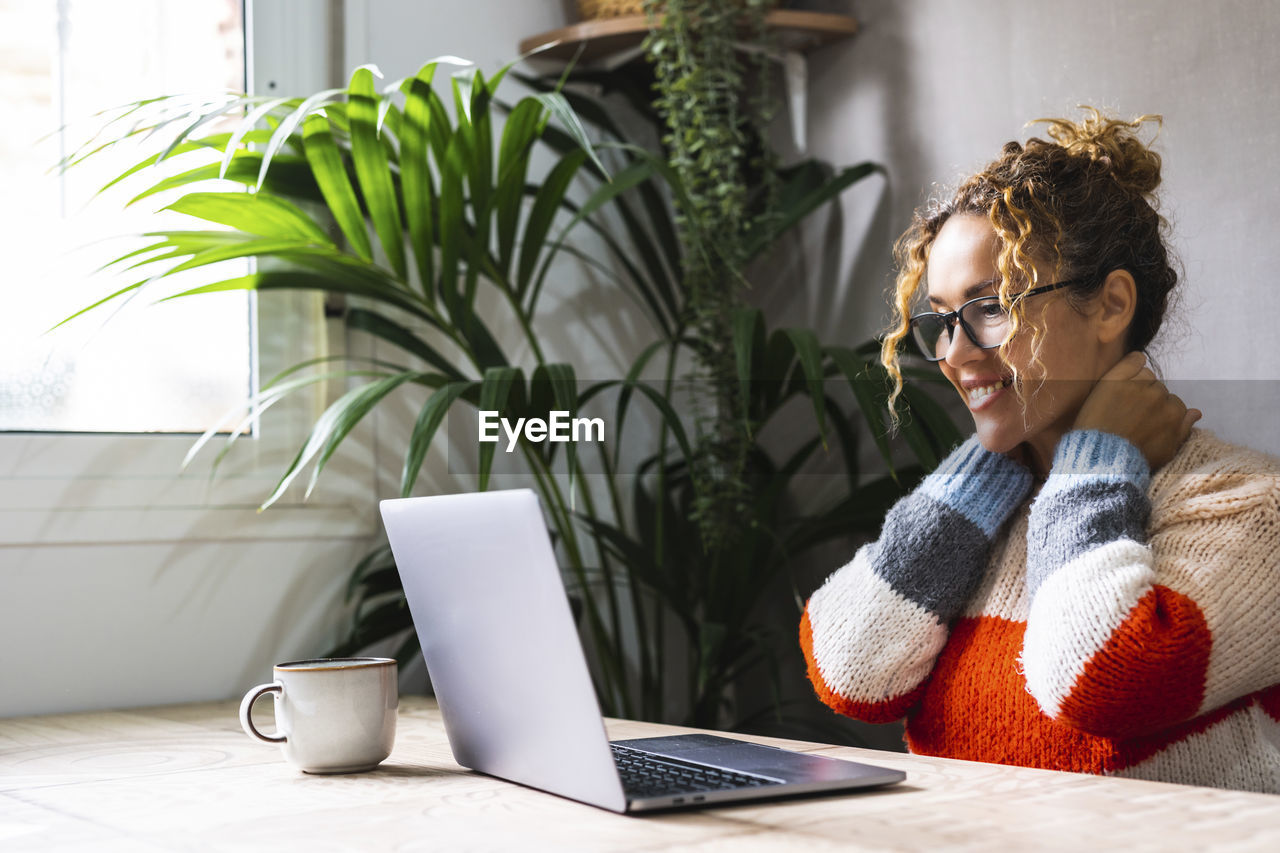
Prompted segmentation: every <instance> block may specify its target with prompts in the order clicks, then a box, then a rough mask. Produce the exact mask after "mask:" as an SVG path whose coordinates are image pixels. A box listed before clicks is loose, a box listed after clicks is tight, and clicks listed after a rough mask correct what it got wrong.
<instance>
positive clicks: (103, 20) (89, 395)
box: [0, 0, 255, 432]
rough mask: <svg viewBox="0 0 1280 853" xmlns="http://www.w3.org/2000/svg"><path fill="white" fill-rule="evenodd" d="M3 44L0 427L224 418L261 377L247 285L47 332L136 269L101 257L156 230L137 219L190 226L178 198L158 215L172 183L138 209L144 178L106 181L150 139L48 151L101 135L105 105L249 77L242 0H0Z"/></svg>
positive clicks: (185, 426)
mask: <svg viewBox="0 0 1280 853" xmlns="http://www.w3.org/2000/svg"><path fill="white" fill-rule="evenodd" d="M0 57H3V59H0V69H2V71H0V108H3V110H4V112H5V114H6V116H7V117H9V120H8V121H6V124H7V125H8V128H9V130H7V131H6V133H5V134H4V135H3V136H0V185H3V186H4V187H5V188H6V192H5V193H4V198H3V202H2V203H0V234H3V235H4V241H5V243H6V244H7V246H8V249H7V251H5V252H4V254H3V261H2V263H3V265H4V280H5V281H6V283H7V287H6V297H7V298H6V310H5V311H4V312H0V430H58V431H86V432H152V431H159V432H165V431H169V432H202V431H204V430H205V429H207V428H208V427H210V426H213V425H214V424H216V423H217V422H218V421H219V420H220V418H221V417H222V416H223V415H224V414H225V413H226V412H227V411H228V410H230V409H232V408H233V407H234V406H235V405H236V404H237V403H239V402H241V401H243V400H244V398H245V396H246V394H247V393H248V392H249V391H250V389H251V378H252V368H253V364H252V342H253V341H254V337H255V336H254V333H253V329H252V315H251V303H250V300H249V298H248V296H247V295H246V294H244V293H228V294H218V295H216V296H211V297H203V298H200V299H198V300H178V301H176V302H171V303H165V304H163V305H155V306H153V305H151V304H150V303H152V302H153V301H154V299H153V295H148V294H146V293H142V294H140V296H139V298H136V299H134V300H131V301H130V302H129V303H128V305H126V306H125V307H124V308H122V309H121V310H119V311H118V312H114V311H113V310H112V309H107V310H100V311H98V312H95V313H93V314H90V315H88V316H86V317H82V318H79V319H77V320H76V321H74V322H72V323H70V324H68V325H67V326H63V327H61V328H59V329H58V330H56V331H55V332H53V333H51V334H45V331H46V330H47V329H49V328H50V327H51V326H53V325H54V324H55V323H57V322H58V321H60V320H62V319H63V318H65V317H67V316H69V315H70V314H72V313H73V312H75V311H76V310H78V309H80V308H82V307H84V306H86V305H88V304H90V303H92V302H93V301H95V300H96V299H97V298H99V297H101V296H103V295H105V294H107V293H112V292H114V291H116V290H119V289H120V288H122V287H125V286H126V285H128V284H132V283H134V282H136V281H137V280H138V278H139V273H138V272H137V271H127V270H126V271H120V272H114V273H112V274H104V273H99V272H96V270H97V269H98V268H99V267H100V266H101V265H102V264H104V263H105V262H106V261H108V260H110V259H112V258H114V257H117V256H119V255H122V254H124V253H125V252H128V251H130V250H131V249H133V248H136V247H138V246H140V245H144V244H143V243H142V242H140V241H139V239H138V238H136V237H134V238H132V242H130V239H129V237H128V235H131V234H140V233H142V232H145V231H148V230H155V229H157V228H166V227H169V228H181V227H187V226H185V224H184V222H183V220H184V219H185V217H182V216H180V215H178V214H168V215H163V214H162V215H160V216H157V215H155V213H154V211H155V210H156V209H157V208H159V207H161V206H163V205H164V204H165V203H166V201H167V199H165V198H163V197H160V196H156V197H153V198H149V199H146V200H144V201H143V202H140V203H138V204H137V205H134V206H133V207H132V208H129V209H127V210H125V209H124V204H125V202H126V201H127V200H128V198H129V197H130V195H131V193H130V192H128V191H127V190H129V188H130V186H133V187H137V186H138V185H137V184H133V185H128V184H123V185H120V186H118V187H115V188H112V190H108V191H107V192H106V193H104V195H103V197H98V198H95V197H94V196H95V193H96V191H97V190H98V189H99V188H100V187H101V186H103V185H104V184H106V183H107V182H108V181H110V180H111V178H113V177H114V176H116V175H118V174H119V173H121V172H123V171H124V170H125V169H127V168H128V167H129V166H131V165H133V163H135V162H137V161H138V160H140V159H141V158H142V157H144V156H146V155H147V154H148V153H152V152H151V151H144V150H142V149H140V148H138V147H135V146H133V145H128V144H126V145H121V146H116V147H114V148H111V149H108V150H104V151H102V152H100V153H98V154H95V155H94V156H92V157H90V158H89V159H87V160H86V161H85V162H83V163H82V164H79V165H77V166H75V167H73V168H72V169H70V170H69V171H67V172H65V173H63V174H58V173H57V172H56V171H51V167H52V166H53V165H54V164H55V163H57V162H58V161H59V160H60V159H61V158H62V157H64V156H67V155H68V154H72V153H73V152H75V151H76V149H77V148H78V147H79V146H80V145H82V144H83V143H84V142H85V141H86V140H87V139H88V138H90V136H91V134H92V132H93V131H94V130H96V129H97V127H98V126H100V125H101V123H102V121H103V119H98V118H93V115H94V113H96V112H98V111H100V110H104V109H107V108H111V107H116V106H118V105H120V104H123V103H127V102H130V101H134V100H139V99H142V98H147V97H151V96H154V95H156V94H158V93H177V92H200V93H210V92H219V91H226V90H236V91H240V90H243V89H244V88H245V56H244V25H243V16H242V6H241V2H240V0H183V2H181V3H173V2H169V1H168V0H107V2H104V0H34V2H33V0H0ZM42 137H43V138H42ZM152 144H153V146H154V144H155V142H154V141H153V143H152ZM162 167H163V164H162ZM180 167H181V164H180V163H177V162H175V164H174V168H175V169H176V168H180ZM242 266H243V265H242ZM230 274H231V275H235V274H236V273H235V272H231V273H230ZM194 283H198V282H193V286H194ZM108 317H110V320H109V321H108Z"/></svg>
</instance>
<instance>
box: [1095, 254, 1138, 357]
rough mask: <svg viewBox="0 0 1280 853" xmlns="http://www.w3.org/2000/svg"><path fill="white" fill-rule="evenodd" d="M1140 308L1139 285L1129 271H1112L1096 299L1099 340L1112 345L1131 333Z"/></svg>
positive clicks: (1096, 325) (1096, 324)
mask: <svg viewBox="0 0 1280 853" xmlns="http://www.w3.org/2000/svg"><path fill="white" fill-rule="evenodd" d="M1137 308H1138V285H1137V283H1136V282H1135V281H1134V280H1133V276H1132V275H1131V274H1130V273H1129V271H1128V270H1112V271H1111V272H1109V273H1107V277H1106V279H1104V280H1103V282H1102V288H1101V289H1100V290H1099V291H1098V295H1097V296H1096V297H1095V299H1094V314H1093V321H1094V325H1095V327H1096V328H1097V330H1098V340H1099V341H1101V342H1102V343H1104V344H1105V343H1111V342H1112V341H1114V340H1117V339H1119V338H1121V337H1123V336H1124V335H1125V333H1127V332H1128V331H1129V324H1130V323H1132V322H1133V314H1134V312H1135V311H1136V310H1137Z"/></svg>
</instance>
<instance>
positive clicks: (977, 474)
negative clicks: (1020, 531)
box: [920, 436, 1031, 539]
mask: <svg viewBox="0 0 1280 853" xmlns="http://www.w3.org/2000/svg"><path fill="white" fill-rule="evenodd" d="M1030 487H1031V472H1029V471H1028V470H1027V469H1026V468H1024V467H1023V466H1022V465H1019V464H1018V463H1017V462H1014V461H1013V460H1012V459H1010V458H1009V457H1007V456H1005V455H1004V454H1002V453H992V452H991V451H989V450H987V449H986V448H984V447H983V446H982V445H981V444H980V443H979V442H978V438H977V436H974V437H972V438H970V439H969V440H968V441H966V442H965V443H964V444H961V445H960V446H959V447H957V448H956V449H955V450H954V451H953V452H952V453H951V455H950V456H948V457H947V458H946V459H944V460H943V462H942V464H941V465H939V466H938V467H937V468H936V469H934V471H933V473H931V474H930V475H929V476H928V477H926V478H925V480H924V482H923V483H922V484H921V485H920V491H921V492H922V493H923V494H926V495H928V496H929V497H931V498H933V499H934V500H936V501H937V502H938V503H942V504H946V505H947V506H949V507H952V508H953V509H955V510H956V511H957V512H959V513H960V514H961V515H963V516H964V517H965V518H967V519H969V520H970V521H971V522H973V523H974V524H976V525H977V526H978V527H979V528H980V529H981V530H982V532H983V535H985V536H986V537H987V538H988V539H994V538H995V535H996V531H998V530H999V529H1000V525H1001V524H1003V523H1004V521H1005V519H1007V518H1008V517H1009V515H1010V514H1011V513H1012V512H1013V511H1014V510H1015V509H1017V508H1018V504H1020V503H1021V502H1022V499H1023V498H1024V497H1026V495H1027V491H1028V489H1029V488H1030Z"/></svg>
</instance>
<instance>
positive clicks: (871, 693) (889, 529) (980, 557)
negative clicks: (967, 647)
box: [800, 437, 1031, 723]
mask: <svg viewBox="0 0 1280 853" xmlns="http://www.w3.org/2000/svg"><path fill="white" fill-rule="evenodd" d="M1030 486H1031V473H1030V472H1029V471H1028V470H1027V469H1026V468H1024V467H1023V466H1021V465H1019V464H1018V463H1016V462H1014V461H1013V460H1011V459H1009V458H1008V457H1006V456H1004V455H1002V454H999V453H992V452H990V451H988V450H986V449H984V448H983V447H982V445H981V444H979V443H978V440H977V438H976V437H973V438H970V439H969V440H968V441H966V442H964V443H963V444H961V445H960V446H959V447H958V448H956V450H955V451H953V452H952V453H951V455H950V456H948V457H947V458H946V459H945V460H943V463H942V464H941V465H940V466H938V468H937V469H936V470H935V471H933V472H932V473H931V474H929V476H928V477H926V478H925V479H924V481H923V482H922V483H921V484H920V486H919V487H917V488H916V490H915V491H913V492H912V493H911V494H909V495H907V496H906V497H904V498H902V499H901V500H900V501H898V503H896V504H895V505H894V506H893V508H892V509H890V510H889V512H888V514H887V515H886V516H885V521H884V526H883V528H882V530H881V532H880V538H879V539H878V540H877V541H875V542H871V543H869V544H867V545H864V546H863V547H861V548H859V549H858V551H857V553H856V554H854V557H853V559H852V560H851V561H850V562H849V563H847V564H846V565H844V566H843V567H841V568H840V569H838V570H836V572H834V573H833V574H832V575H831V576H830V577H829V578H828V579H827V580H826V582H825V583H824V584H823V585H822V587H821V588H819V589H818V591H817V592H815V593H814V594H813V595H812V596H811V597H810V599H809V601H808V603H807V604H806V605H805V610H804V615H803V616H802V618H801V622H800V644H801V648H802V649H803V651H804V655H805V660H806V663H807V669H808V674H809V680H810V681H811V682H812V683H813V686H814V689H815V690H816V691H817V694H818V696H819V698H821V699H822V701H823V702H825V703H826V704H827V705H829V706H831V707H832V708H833V709H835V710H836V711H839V712H840V713H842V714H846V715H848V716H851V717H855V718H857V719H861V720H866V721H868V722H874V723H884V722H892V721H893V720H896V719H899V718H901V717H903V716H904V715H905V714H906V712H907V710H908V709H909V708H910V707H911V706H912V705H914V704H915V703H916V702H917V701H918V700H919V698H920V695H921V693H922V691H923V687H924V684H925V682H926V681H927V679H928V676H929V673H930V672H931V671H932V669H933V663H934V660H935V658H937V656H938V653H939V652H940V651H941V650H942V647H943V645H945V644H946V641H947V635H948V632H949V627H948V623H949V622H950V620H951V619H952V618H953V617H954V616H955V615H956V614H957V613H959V612H960V610H961V609H962V608H963V606H964V604H965V603H966V601H967V600H968V598H969V597H970V596H971V595H972V593H973V591H974V589H975V588H976V587H977V585H978V582H979V581H980V579H981V576H982V572H983V570H984V568H985V567H986V564H987V559H988V557H989V555H990V550H991V544H992V540H993V539H994V538H995V535H996V532H997V531H998V530H999V528H1000V526H1001V525H1002V524H1003V523H1004V521H1005V520H1006V519H1007V518H1008V517H1009V516H1010V515H1011V514H1012V513H1013V511H1014V510H1015V509H1016V508H1017V507H1018V505H1019V504H1020V503H1021V502H1022V501H1023V499H1024V498H1025V496H1026V495H1027V493H1028V491H1029V490H1030Z"/></svg>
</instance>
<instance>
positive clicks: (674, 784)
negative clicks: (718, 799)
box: [609, 743, 781, 799]
mask: <svg viewBox="0 0 1280 853" xmlns="http://www.w3.org/2000/svg"><path fill="white" fill-rule="evenodd" d="M609 746H610V748H612V749H613V760H614V761H615V762H616V763H617V765H618V775H619V776H621V777H622V787H623V790H625V791H626V792H627V795H628V796H631V797H634V798H637V799H639V798H645V797H661V796H667V795H672V794H677V795H678V794H697V793H702V792H705V791H726V790H730V789H732V788H759V787H762V786H765V785H778V784H780V783H781V780H778V779H771V778H769V777H768V776H754V775H751V774H749V773H736V772H734V771H732V770H721V769H719V768H716V767H709V766H707V765H706V764H694V763H693V762H691V761H681V760H680V759H678V758H671V757H668V756H663V757H658V756H656V755H651V754H649V753H647V752H641V751H640V750H638V749H632V748H630V747H627V746H619V745H618V744H616V743H611V744H609Z"/></svg>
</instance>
